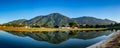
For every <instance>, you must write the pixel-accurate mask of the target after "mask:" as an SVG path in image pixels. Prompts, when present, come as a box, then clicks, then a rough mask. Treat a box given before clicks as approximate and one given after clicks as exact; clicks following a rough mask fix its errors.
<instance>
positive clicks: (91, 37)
mask: <svg viewBox="0 0 120 48" xmlns="http://www.w3.org/2000/svg"><path fill="white" fill-rule="evenodd" d="M0 32H5V31H0ZM113 32H114V31H110V30H106V31H56V32H9V31H6V33H7V34H10V35H12V36H17V37H18V39H16V40H17V42H19V41H20V42H22V41H23V44H24V41H25V40H21V39H20V38H21V37H22V38H24V39H26V40H27V41H25V42H27V43H28V45H27V47H29V48H34V47H36V48H85V47H87V46H90V45H92V44H95V43H97V42H99V41H101V40H104V39H106V38H108V37H109V36H110V35H111V34H112V33H113ZM1 34H2V33H0V35H1ZM7 34H5V35H3V36H6V35H7ZM10 38H11V37H10ZM28 38H29V39H28ZM30 38H31V39H33V40H34V41H37V43H35V44H33V45H34V46H29V44H30V43H29V42H32V41H33V40H31V39H30ZM0 39H3V37H0ZM14 39H15V37H12V39H11V40H14ZM3 40H5V39H3ZM11 40H10V41H11ZM10 41H8V42H10ZM28 41H29V42H28ZM0 42H2V41H1V40H0ZM27 43H26V44H27ZM15 44H19V43H15ZM31 44H32V43H31ZM13 46H14V44H13ZM15 47H16V46H15ZM18 47H20V46H19V45H18V46H17V47H16V48H18ZM20 48H26V46H25V44H24V46H22V45H21V47H20Z"/></svg>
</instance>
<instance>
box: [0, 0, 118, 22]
mask: <svg viewBox="0 0 120 48" xmlns="http://www.w3.org/2000/svg"><path fill="white" fill-rule="evenodd" d="M50 13H61V14H63V15H66V16H68V17H70V18H76V17H82V16H92V17H96V18H101V19H106V18H107V19H110V20H114V21H117V22H120V14H119V13H120V0H0V23H6V22H9V21H12V20H17V19H31V18H33V17H35V16H38V15H47V14H50Z"/></svg>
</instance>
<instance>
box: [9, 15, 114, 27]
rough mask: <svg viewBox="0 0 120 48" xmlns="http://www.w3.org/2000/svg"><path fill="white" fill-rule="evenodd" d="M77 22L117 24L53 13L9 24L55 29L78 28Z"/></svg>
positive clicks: (80, 23)
mask: <svg viewBox="0 0 120 48" xmlns="http://www.w3.org/2000/svg"><path fill="white" fill-rule="evenodd" d="M74 21H76V23H77V24H79V25H82V24H88V25H96V24H98V25H108V24H111V23H115V22H114V21H111V20H108V19H105V20H103V19H97V18H94V17H78V18H69V17H67V16H64V15H62V14H60V13H52V14H49V15H45V16H37V17H34V18H32V19H30V20H25V19H20V20H15V21H11V22H9V23H10V24H28V25H31V24H37V25H44V24H47V25H49V26H51V27H54V26H55V25H58V26H62V25H66V24H69V23H71V26H78V25H77V24H76V23H72V22H74ZM9 23H7V24H9Z"/></svg>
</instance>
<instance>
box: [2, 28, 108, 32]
mask: <svg viewBox="0 0 120 48" xmlns="http://www.w3.org/2000/svg"><path fill="white" fill-rule="evenodd" d="M0 30H5V31H16V32H31V31H33V32H34V31H35V32H36V31H37V32H41V31H67V30H68V31H74V30H78V31H89V30H93V31H94V30H106V28H77V29H74V28H70V29H61V28H25V27H0Z"/></svg>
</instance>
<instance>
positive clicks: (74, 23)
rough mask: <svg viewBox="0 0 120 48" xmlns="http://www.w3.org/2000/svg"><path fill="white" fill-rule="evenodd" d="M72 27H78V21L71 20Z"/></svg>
mask: <svg viewBox="0 0 120 48" xmlns="http://www.w3.org/2000/svg"><path fill="white" fill-rule="evenodd" d="M69 25H70V27H78V24H77V22H71V23H69Z"/></svg>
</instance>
